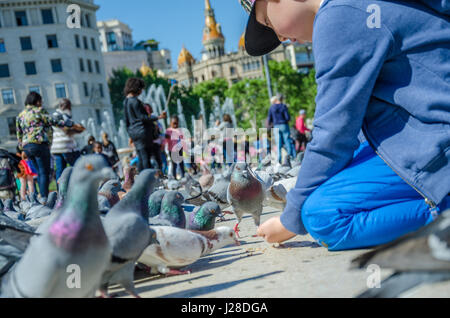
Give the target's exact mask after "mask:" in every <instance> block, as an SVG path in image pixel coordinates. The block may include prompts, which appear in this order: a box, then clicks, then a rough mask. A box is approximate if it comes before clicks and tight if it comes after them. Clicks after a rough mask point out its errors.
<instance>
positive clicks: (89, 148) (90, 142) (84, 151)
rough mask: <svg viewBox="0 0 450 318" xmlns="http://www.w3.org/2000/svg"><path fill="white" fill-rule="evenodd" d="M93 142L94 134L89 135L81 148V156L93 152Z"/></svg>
mask: <svg viewBox="0 0 450 318" xmlns="http://www.w3.org/2000/svg"><path fill="white" fill-rule="evenodd" d="M94 142H95V137H94V136H89V138H88V143H87V145H86V146H84V147H83V149H81V154H82V155H83V156H86V155H91V154H92V153H93V152H94V151H93V148H94Z"/></svg>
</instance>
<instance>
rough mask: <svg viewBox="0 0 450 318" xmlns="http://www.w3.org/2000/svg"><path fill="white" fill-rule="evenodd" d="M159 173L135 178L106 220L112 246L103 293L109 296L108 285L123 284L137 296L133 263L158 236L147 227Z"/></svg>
mask: <svg viewBox="0 0 450 318" xmlns="http://www.w3.org/2000/svg"><path fill="white" fill-rule="evenodd" d="M158 177H159V171H158V170H153V169H146V170H144V171H142V172H141V173H140V174H139V175H138V176H137V178H136V180H135V183H134V185H133V188H131V190H130V191H129V192H128V194H127V195H126V196H125V197H124V198H123V200H122V201H120V202H119V203H118V204H117V205H115V206H114V207H113V208H112V209H111V210H110V211H109V213H108V214H107V215H106V217H105V218H104V219H103V226H104V228H105V232H106V235H107V236H108V239H109V241H110V243H111V246H112V254H111V255H110V259H109V261H108V264H107V265H108V267H107V269H106V270H105V271H104V273H103V276H102V282H101V287H100V292H101V294H102V296H104V297H107V296H108V286H109V285H112V284H120V285H122V286H123V287H124V288H125V290H126V291H127V292H128V293H129V294H131V295H132V296H134V297H139V296H138V294H137V292H136V290H135V288H134V283H133V280H134V276H133V275H134V264H135V263H136V261H137V259H138V258H139V256H140V255H141V254H142V252H143V251H144V249H145V248H146V247H148V246H149V245H151V244H154V243H156V242H157V241H156V234H155V233H154V231H153V230H152V229H151V228H150V227H149V225H148V215H149V213H148V200H149V196H150V193H151V192H153V189H154V187H155V184H156V178H158Z"/></svg>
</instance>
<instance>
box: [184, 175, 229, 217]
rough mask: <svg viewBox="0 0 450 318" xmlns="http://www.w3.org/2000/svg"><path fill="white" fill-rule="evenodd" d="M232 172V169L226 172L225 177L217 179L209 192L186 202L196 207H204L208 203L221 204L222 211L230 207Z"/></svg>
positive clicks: (221, 176)
mask: <svg viewBox="0 0 450 318" xmlns="http://www.w3.org/2000/svg"><path fill="white" fill-rule="evenodd" d="M232 172H233V170H232V169H229V170H227V171H225V172H224V175H220V176H218V178H215V180H214V183H213V185H212V186H211V187H210V188H209V189H208V190H206V191H204V192H203V193H202V194H201V195H200V196H196V197H194V198H192V199H186V202H188V203H190V204H193V205H196V206H202V205H203V204H205V203H206V202H210V201H213V202H216V203H217V204H219V206H220V208H221V209H222V210H224V209H225V208H227V207H229V206H230V205H229V203H228V199H227V189H228V186H229V184H230V180H231V174H232Z"/></svg>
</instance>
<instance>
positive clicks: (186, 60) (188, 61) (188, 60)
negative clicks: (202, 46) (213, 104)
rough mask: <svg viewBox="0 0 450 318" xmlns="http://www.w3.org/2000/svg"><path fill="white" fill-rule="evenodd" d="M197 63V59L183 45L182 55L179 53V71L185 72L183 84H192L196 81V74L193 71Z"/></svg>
mask: <svg viewBox="0 0 450 318" xmlns="http://www.w3.org/2000/svg"><path fill="white" fill-rule="evenodd" d="M194 63H195V59H194V57H193V56H192V54H191V52H189V51H188V50H187V49H186V48H185V47H184V45H183V48H182V49H181V52H180V55H178V73H180V71H181V72H182V73H183V74H184V76H183V79H182V81H181V82H182V84H183V85H185V86H192V84H193V82H194V74H193V73H192V66H193V65H194Z"/></svg>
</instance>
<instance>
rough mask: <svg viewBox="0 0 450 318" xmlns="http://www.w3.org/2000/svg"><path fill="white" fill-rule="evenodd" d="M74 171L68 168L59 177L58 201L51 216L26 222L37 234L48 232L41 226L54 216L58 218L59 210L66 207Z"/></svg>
mask: <svg viewBox="0 0 450 318" xmlns="http://www.w3.org/2000/svg"><path fill="white" fill-rule="evenodd" d="M72 171H73V167H67V168H66V169H64V171H63V173H62V174H61V176H60V177H59V179H58V181H57V184H58V199H57V201H56V203H55V206H54V207H53V210H52V212H51V214H50V215H48V216H43V217H39V218H35V219H32V220H29V221H26V222H27V224H29V225H31V226H32V227H33V228H35V229H36V232H38V233H44V232H45V231H46V228H45V227H44V226H43V227H41V225H42V224H43V223H45V222H47V220H49V219H50V218H51V217H52V216H56V215H57V214H58V212H59V210H60V209H61V208H62V206H63V205H64V202H65V199H66V197H67V191H68V188H69V181H70V176H71V175H72ZM50 223H51V222H50V221H49V222H48V226H50Z"/></svg>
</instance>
